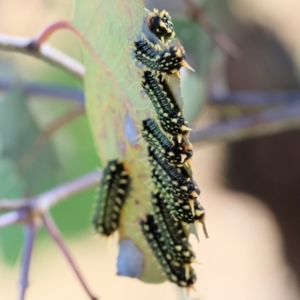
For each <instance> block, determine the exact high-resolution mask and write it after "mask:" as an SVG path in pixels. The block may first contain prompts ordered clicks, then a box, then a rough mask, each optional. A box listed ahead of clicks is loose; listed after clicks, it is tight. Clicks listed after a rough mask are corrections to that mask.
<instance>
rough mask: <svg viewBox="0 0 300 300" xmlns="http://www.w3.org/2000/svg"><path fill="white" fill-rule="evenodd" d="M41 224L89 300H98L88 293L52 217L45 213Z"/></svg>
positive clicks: (88, 290) (87, 288)
mask: <svg viewBox="0 0 300 300" xmlns="http://www.w3.org/2000/svg"><path fill="white" fill-rule="evenodd" d="M43 222H44V225H45V227H46V229H47V231H48V233H49V235H50V236H51V237H52V239H53V240H54V241H55V243H56V244H57V246H58V247H59V249H60V250H61V252H62V253H63V255H64V257H65V258H66V259H67V261H68V262H69V264H70V266H71V268H72V269H73V271H74V272H75V274H76V276H77V278H78V280H79V281H80V283H81V285H82V286H83V288H84V290H85V291H86V293H87V294H88V295H89V297H90V299H91V300H97V299H98V298H97V297H96V296H94V295H93V294H92V292H91V291H90V289H89V287H88V286H87V284H86V282H85V280H84V278H83V276H82V275H81V272H80V271H79V269H78V267H77V265H76V263H75V260H74V259H73V257H72V255H71V253H70V251H69V250H68V247H67V245H66V244H65V243H64V241H63V239H62V237H61V234H60V232H59V229H58V228H57V226H56V224H55V222H54V220H53V219H52V217H51V216H50V215H49V214H48V213H47V212H46V213H45V214H43Z"/></svg>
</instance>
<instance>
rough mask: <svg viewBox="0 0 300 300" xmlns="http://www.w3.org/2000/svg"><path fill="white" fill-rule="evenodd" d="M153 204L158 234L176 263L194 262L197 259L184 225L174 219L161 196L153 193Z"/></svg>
mask: <svg viewBox="0 0 300 300" xmlns="http://www.w3.org/2000/svg"><path fill="white" fill-rule="evenodd" d="M151 202H152V206H153V211H154V218H155V223H156V224H157V228H158V232H159V233H160V234H161V236H162V237H164V238H163V240H162V242H163V243H166V244H167V247H168V248H169V249H170V251H171V254H172V255H173V256H174V257H175V260H176V261H178V262H180V263H182V264H185V263H192V262H194V261H195V259H196V257H195V253H194V252H193V249H192V247H191V245H190V243H189V242H188V236H187V233H186V232H185V229H184V228H183V225H182V224H181V223H180V222H178V221H176V220H175V219H174V218H173V217H172V214H171V211H170V210H169V209H168V207H167V203H166V202H165V201H164V199H163V198H162V197H161V194H160V193H159V192H156V193H152V196H151Z"/></svg>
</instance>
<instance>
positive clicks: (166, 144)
mask: <svg viewBox="0 0 300 300" xmlns="http://www.w3.org/2000/svg"><path fill="white" fill-rule="evenodd" d="M142 136H143V137H144V139H145V140H146V141H147V142H148V144H149V146H150V147H151V148H152V149H154V150H155V152H156V153H157V155H158V156H160V157H161V156H162V157H164V158H165V159H166V160H167V162H168V163H169V164H170V165H175V166H177V167H181V166H182V165H183V164H184V163H185V162H187V161H188V160H189V159H190V158H191V157H192V155H193V151H192V150H189V149H188V150H187V151H185V150H184V148H183V147H182V146H181V145H180V144H178V143H176V144H175V145H174V144H173V143H172V142H171V141H170V140H169V139H168V137H167V136H166V135H165V134H164V133H163V132H162V131H161V129H160V128H159V126H158V125H157V123H156V122H155V121H154V120H153V119H151V118H148V119H146V120H143V129H142Z"/></svg>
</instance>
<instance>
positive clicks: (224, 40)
mask: <svg viewBox="0 0 300 300" xmlns="http://www.w3.org/2000/svg"><path fill="white" fill-rule="evenodd" d="M183 2H184V3H185V5H186V7H187V9H188V14H189V16H190V17H191V19H192V20H194V21H195V22H197V23H199V24H200V25H201V26H202V27H203V28H204V29H205V31H206V32H207V33H208V34H209V35H210V37H211V38H212V40H213V41H214V42H215V43H216V44H217V45H218V46H219V47H220V48H221V49H222V50H223V51H224V52H226V53H227V54H228V55H230V56H231V57H232V58H234V59H241V58H242V52H241V50H240V49H239V48H238V47H237V46H236V45H235V44H234V43H233V42H232V41H231V40H230V39H229V38H228V37H227V36H226V35H225V34H224V33H222V32H221V31H220V30H219V29H217V28H216V27H215V26H214V25H213V24H212V23H211V21H210V20H209V19H208V18H207V16H206V15H205V12H204V8H202V7H198V6H197V5H195V4H194V3H193V1H191V0H183Z"/></svg>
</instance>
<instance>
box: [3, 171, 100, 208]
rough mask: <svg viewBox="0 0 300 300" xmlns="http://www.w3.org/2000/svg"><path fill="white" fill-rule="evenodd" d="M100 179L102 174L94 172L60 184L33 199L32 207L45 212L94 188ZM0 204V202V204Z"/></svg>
mask: <svg viewBox="0 0 300 300" xmlns="http://www.w3.org/2000/svg"><path fill="white" fill-rule="evenodd" d="M101 177H102V173H101V172H99V171H95V172H93V173H89V174H87V175H84V176H82V177H80V178H78V179H75V180H73V181H71V182H68V183H65V184H62V185H60V186H57V187H55V188H53V189H52V190H50V191H48V192H45V193H43V194H40V195H39V196H38V197H36V198H35V199H34V204H33V206H34V207H36V209H38V210H39V211H41V212H46V211H48V210H49V208H50V207H52V206H54V205H56V204H57V203H58V202H61V201H63V200H65V199H67V198H69V197H71V196H73V195H75V194H78V193H79V192H81V191H84V190H87V189H89V188H91V187H94V186H96V185H97V184H98V183H99V181H100V179H101ZM0 203H1V202H0Z"/></svg>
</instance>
